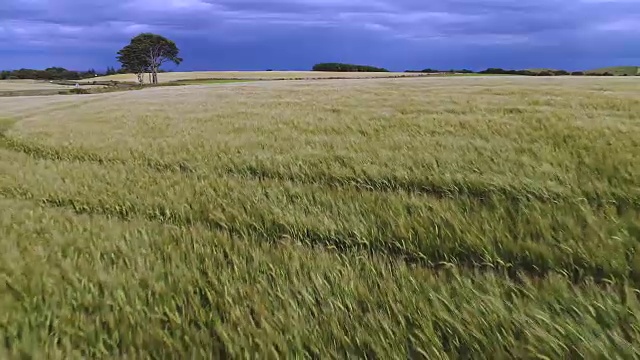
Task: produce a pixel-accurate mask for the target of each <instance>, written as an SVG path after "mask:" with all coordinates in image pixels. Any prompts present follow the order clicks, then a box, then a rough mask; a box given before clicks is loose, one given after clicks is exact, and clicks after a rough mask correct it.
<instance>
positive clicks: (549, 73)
mask: <svg viewBox="0 0 640 360" xmlns="http://www.w3.org/2000/svg"><path fill="white" fill-rule="evenodd" d="M405 72H407V73H423V74H487V75H523V76H566V75H573V76H583V75H584V76H613V75H614V74H612V73H609V72H604V73H585V72H583V71H574V72H568V71H566V70H551V69H542V70H505V69H501V68H488V69H486V70H482V71H478V72H475V71H473V70H468V69H462V70H436V69H424V70H407V71H405Z"/></svg>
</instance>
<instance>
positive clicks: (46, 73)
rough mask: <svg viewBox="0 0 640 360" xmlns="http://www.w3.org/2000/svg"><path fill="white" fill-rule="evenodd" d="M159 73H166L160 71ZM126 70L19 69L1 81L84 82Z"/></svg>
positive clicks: (2, 73) (5, 73)
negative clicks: (83, 80)
mask: <svg viewBox="0 0 640 360" xmlns="http://www.w3.org/2000/svg"><path fill="white" fill-rule="evenodd" d="M158 72H164V71H163V70H159V71H158ZM126 73H127V71H125V70H122V69H120V70H116V69H115V68H113V67H108V68H107V70H106V71H103V72H98V71H95V70H94V69H90V70H87V71H74V70H67V69H65V68H61V67H50V68H47V69H45V70H34V69H19V70H4V71H0V80H24V79H29V80H82V79H90V78H94V77H98V76H105V75H115V74H126Z"/></svg>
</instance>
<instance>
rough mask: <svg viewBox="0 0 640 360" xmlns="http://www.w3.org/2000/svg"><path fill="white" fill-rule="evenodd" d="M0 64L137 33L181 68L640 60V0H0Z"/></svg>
mask: <svg viewBox="0 0 640 360" xmlns="http://www.w3.org/2000/svg"><path fill="white" fill-rule="evenodd" d="M0 2H1V3H2V4H1V5H0V69H12V68H19V67H32V68H43V67H48V66H54V65H55V66H64V67H67V68H72V69H77V70H83V69H87V68H89V67H94V68H96V69H101V68H103V67H106V66H108V65H116V64H117V63H116V62H115V53H116V52H117V51H118V49H120V48H121V47H122V46H124V45H126V43H127V42H128V40H129V39H130V38H131V36H133V35H136V34H138V33H140V32H147V31H151V32H157V33H160V34H162V35H165V36H167V37H169V38H171V39H173V40H175V41H176V42H177V43H178V46H179V47H180V49H181V51H182V55H183V57H184V58H185V62H184V63H183V64H182V65H181V66H180V69H183V70H231V69H239V70H264V69H267V68H272V69H308V68H310V67H311V66H312V65H313V64H314V63H316V62H326V61H335V62H350V63H363V64H370V65H377V66H383V67H387V68H389V69H392V70H405V69H421V68H425V67H432V68H461V67H466V68H471V69H482V68H486V67H504V68H532V67H556V68H566V69H570V70H571V69H584V68H592V67H599V66H610V65H640V0H0Z"/></svg>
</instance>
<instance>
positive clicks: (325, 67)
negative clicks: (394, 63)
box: [313, 63, 389, 72]
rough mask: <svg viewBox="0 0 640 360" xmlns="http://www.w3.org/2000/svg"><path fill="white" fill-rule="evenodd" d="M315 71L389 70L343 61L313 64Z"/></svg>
mask: <svg viewBox="0 0 640 360" xmlns="http://www.w3.org/2000/svg"><path fill="white" fill-rule="evenodd" d="M313 71H333V72H389V70H387V69H383V68H379V67H375V66H368V65H354V64H342V63H322V64H316V65H314V66H313Z"/></svg>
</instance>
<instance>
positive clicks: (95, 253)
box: [0, 74, 640, 359]
mask: <svg viewBox="0 0 640 360" xmlns="http://www.w3.org/2000/svg"><path fill="white" fill-rule="evenodd" d="M161 76H162V75H161ZM203 76H205V77H210V76H211V75H208V74H207V75H203ZM178 77H179V76H178ZM161 79H162V80H163V81H169V79H167V78H164V79H163V78H162V77H161ZM176 80H177V79H176ZM639 80H640V78H595V77H579V78H578V77H559V78H536V77H450V78H449V77H434V78H419V79H402V80H399V79H373V80H357V79H356V80H327V81H298V82H250V83H246V84H240V83H238V84H231V85H225V84H219V85H216V86H191V87H188V86H179V87H158V88H149V89H144V90H139V91H129V92H118V93H107V94H95V95H85V96H59V97H33V98H24V97H16V98H0V134H2V135H0V209H2V211H0V314H1V315H0V339H2V341H0V358H34V359H46V358H59V359H66V358H176V359H190V358H220V359H222V358H262V357H264V358H270V357H271V358H287V357H291V358H305V357H306V358H378V359H394V358H419V359H421V358H427V359H446V358H451V359H460V358H495V359H504V358H517V359H528V358H540V359H544V358H549V359H600V358H610V359H633V358H637V357H640V326H639V325H638V324H640V299H639V298H640V295H639V294H640V290H639V289H640V180H639V179H640V162H639V161H638V159H640V86H639V85H640V83H639Z"/></svg>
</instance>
